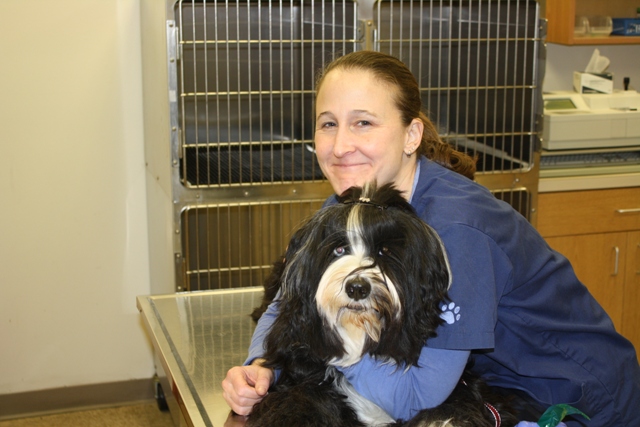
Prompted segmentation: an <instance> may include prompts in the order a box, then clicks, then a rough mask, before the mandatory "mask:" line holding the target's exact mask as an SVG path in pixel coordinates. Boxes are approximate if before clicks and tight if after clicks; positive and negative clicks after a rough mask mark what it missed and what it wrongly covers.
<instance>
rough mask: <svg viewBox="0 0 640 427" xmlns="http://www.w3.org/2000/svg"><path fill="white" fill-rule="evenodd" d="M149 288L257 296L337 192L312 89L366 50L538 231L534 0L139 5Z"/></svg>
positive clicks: (237, 0)
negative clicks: (402, 66) (411, 91)
mask: <svg viewBox="0 0 640 427" xmlns="http://www.w3.org/2000/svg"><path fill="white" fill-rule="evenodd" d="M141 7H142V13H141V16H142V29H143V35H142V45H143V73H144V93H145V101H144V102H145V107H144V109H145V141H146V142H145V147H146V159H147V172H148V182H149V185H148V203H149V223H150V239H151V252H150V255H151V263H152V268H151V275H152V283H153V284H154V287H155V291H157V292H171V291H175V290H178V291H183V290H187V291H193V290H202V289H219V288H227V287H245V286H258V285H260V284H261V283H262V281H263V279H264V277H265V275H266V274H267V273H268V270H269V268H270V264H271V263H272V262H273V261H274V260H275V259H276V258H277V257H278V256H279V255H280V253H281V252H282V251H283V250H284V248H285V246H286V242H287V241H288V238H289V236H290V233H291V231H292V229H294V228H295V227H296V226H297V225H298V224H299V223H300V222H301V221H302V220H303V219H304V218H305V217H306V216H308V215H309V214H310V213H312V212H313V211H314V210H316V209H318V207H320V206H321V204H322V202H323V201H324V199H325V198H326V197H327V196H328V195H329V194H331V189H330V186H329V185H328V183H327V182H326V181H325V180H324V178H323V176H322V173H321V171H320V169H319V166H318V164H317V161H316V159H315V154H314V150H313V129H314V123H313V117H314V114H313V108H314V78H315V75H316V73H317V72H318V70H319V69H320V68H321V67H322V66H323V65H324V64H325V63H327V62H328V61H330V60H331V59H332V58H334V57H336V56H339V55H342V54H344V53H348V52H351V51H354V50H362V49H373V50H379V51H382V52H387V53H390V54H392V55H394V56H397V57H398V58H400V59H401V60H402V61H404V62H405V63H406V64H407V65H408V66H409V67H410V68H411V70H412V71H413V72H414V74H415V75H416V77H417V79H418V81H419V83H420V86H421V90H422V96H423V100H424V105H425V106H426V108H427V110H428V114H429V115H430V117H431V119H432V120H433V121H434V123H436V125H437V126H438V129H439V132H440V133H441V136H442V137H443V138H444V139H445V140H447V141H448V142H449V143H451V144H453V145H454V146H456V147H458V148H459V149H461V150H465V151H467V152H469V153H470V154H472V155H475V156H477V158H478V175H477V181H478V182H480V183H481V184H483V185H485V186H487V187H488V188H489V189H490V190H492V191H493V192H494V194H495V195H496V197H499V198H502V199H504V200H506V201H508V202H509V203H511V204H512V205H513V206H514V207H515V208H516V209H517V210H519V211H520V212H521V213H522V214H523V215H524V216H525V217H527V218H528V219H529V220H530V221H532V222H534V223H535V206H536V200H537V181H538V166H537V165H538V158H539V157H538V156H539V153H538V145H539V140H538V131H539V128H538V126H539V122H540V120H539V119H540V117H541V99H542V97H541V81H542V75H541V70H543V63H542V62H543V53H544V44H543V36H544V25H543V22H542V21H541V19H540V16H539V6H538V4H537V2H536V1H532V0H511V1H507V0H475V1H474V0H466V1H463V0H455V1H454V0H411V1H399V0H386V1H385V0H380V1H371V0H356V1H354V0H331V1H321V0H271V1H256V0H242V1H241V0H234V1H232V0H227V1H221V0H217V1H204V0H203V1H192V0H189V1H167V2H165V3H162V2H161V1H159V0H142V1H141Z"/></svg>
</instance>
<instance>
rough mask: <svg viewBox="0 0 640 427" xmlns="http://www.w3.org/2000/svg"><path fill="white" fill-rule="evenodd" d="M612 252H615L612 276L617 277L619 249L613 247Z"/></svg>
mask: <svg viewBox="0 0 640 427" xmlns="http://www.w3.org/2000/svg"><path fill="white" fill-rule="evenodd" d="M613 250H614V251H616V260H615V265H614V266H613V276H617V275H618V261H619V260H620V248H619V247H617V246H615V247H614V248H613Z"/></svg>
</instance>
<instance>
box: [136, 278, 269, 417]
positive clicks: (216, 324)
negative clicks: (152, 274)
mask: <svg viewBox="0 0 640 427" xmlns="http://www.w3.org/2000/svg"><path fill="white" fill-rule="evenodd" d="M261 298H262V288H241V289H232V290H215V291H202V292H189V293H178V294H171V295H155V296H139V297H137V304H138V309H139V310H140V312H141V313H142V317H143V319H144V322H145V326H146V327H147V331H148V332H149V337H150V339H151V341H152V342H153V346H154V348H155V350H156V359H157V360H156V369H157V371H158V376H159V377H160V380H161V384H162V389H163V391H164V393H165V397H166V400H167V404H168V406H169V409H170V410H171V415H172V417H173V419H174V423H175V424H176V425H179V426H183V425H184V426H194V427H199V426H214V427H223V426H227V427H229V426H238V425H242V424H244V423H243V419H242V417H237V416H231V415H230V411H231V410H230V408H229V406H228V405H227V403H226V402H225V401H224V399H223V397H222V387H221V382H222V380H223V379H224V377H225V375H226V373H227V371H228V370H229V368H231V367H232V366H236V365H241V364H242V363H243V362H244V360H245V358H246V357H247V350H248V348H249V342H250V340H251V335H252V334H253V330H254V327H255V325H254V322H253V320H252V319H251V317H249V314H250V313H251V311H252V310H253V308H254V307H256V306H258V305H259V304H260V301H261ZM158 362H159V363H158Z"/></svg>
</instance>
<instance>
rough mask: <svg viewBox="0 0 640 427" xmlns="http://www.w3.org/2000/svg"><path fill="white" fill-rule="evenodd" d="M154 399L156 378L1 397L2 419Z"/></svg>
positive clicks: (0, 417)
mask: <svg viewBox="0 0 640 427" xmlns="http://www.w3.org/2000/svg"><path fill="white" fill-rule="evenodd" d="M153 399H154V384H153V378H149V379H139V380H130V381H120V382H113V383H102V384H90V385H81V386H74V387H62V388H55V389H49V390H38V391H28V392H23V393H14V394H4V395H0V420H6V419H12V418H24V417H29V416H36V415H43V414H52V413H57V412H69V411H75V410H81V409H90V408H96V407H105V406H118V405H126V404H130V403H133V402H140V401H149V400H153Z"/></svg>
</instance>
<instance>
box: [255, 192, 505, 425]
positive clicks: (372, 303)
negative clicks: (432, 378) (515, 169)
mask: <svg viewBox="0 0 640 427" xmlns="http://www.w3.org/2000/svg"><path fill="white" fill-rule="evenodd" d="M339 202H340V203H338V204H336V205H333V206H329V207H326V208H324V209H322V210H320V211H318V212H317V213H316V214H315V215H314V216H313V217H311V219H310V220H309V221H308V222H306V223H305V224H304V225H303V226H302V227H301V228H300V229H299V230H298V231H297V232H296V233H295V234H294V236H293V238H292V239H291V242H290V244H289V247H288V248H287V251H286V254H285V257H284V260H283V261H282V262H280V263H276V264H275V266H274V271H273V274H272V276H271V278H270V280H268V281H267V283H266V284H265V299H264V301H263V305H262V307H260V308H258V309H256V311H255V312H254V319H257V318H259V316H260V314H261V313H262V312H263V311H264V309H265V308H266V305H267V304H268V303H269V302H271V300H272V299H273V298H274V297H276V294H277V293H278V292H279V295H278V299H279V301H280V302H279V304H280V305H279V307H280V310H279V314H278V316H277V318H276V320H275V322H274V324H273V326H272V328H271V330H270V332H269V333H268V335H267V338H266V341H265V349H266V352H265V356H264V358H265V363H264V365H265V366H267V367H270V368H274V369H277V370H279V376H278V379H277V381H276V382H275V384H273V386H272V387H271V388H270V390H269V394H268V395H267V396H266V397H265V399H264V400H262V402H260V403H258V404H257V405H256V406H254V408H253V412H252V414H251V415H250V416H249V418H248V420H247V423H246V425H247V426H253V427H256V426H258V427H262V426H264V427H267V426H268V427H277V426H287V427H288V426H327V427H340V426H344V427H354V426H382V425H385V426H386V425H393V426H401V425H402V426H407V427H409V426H416V427H427V426H465V427H466V426H469V427H483V426H487V427H494V426H496V425H499V423H497V420H498V419H499V418H500V415H496V414H499V409H500V407H499V405H497V404H496V406H495V407H494V406H492V405H489V404H485V402H486V397H485V393H486V392H487V390H485V388H486V386H484V384H483V383H482V382H480V381H475V380H471V379H467V380H466V383H465V384H460V385H459V386H458V387H457V388H456V390H454V392H453V394H452V395H451V397H450V398H449V399H448V400H447V401H446V402H445V403H443V404H442V405H440V406H438V407H437V408H434V409H430V410H424V411H422V412H420V413H419V414H418V415H417V416H416V417H414V418H413V419H412V420H409V421H407V422H402V421H396V420H394V419H392V418H391V417H390V416H389V415H388V414H387V413H386V412H385V411H383V410H382V409H381V408H379V407H378V406H376V405H375V404H374V403H372V402H370V401H369V400H367V399H365V398H364V397H362V396H361V395H359V394H358V393H357V392H356V391H355V389H353V387H351V385H350V384H349V382H348V381H347V380H346V379H344V377H343V376H342V374H341V373H340V372H339V370H338V369H336V368H337V367H347V366H350V365H352V364H354V363H356V362H358V361H359V360H360V359H361V357H362V356H363V355H365V354H369V355H371V356H373V357H375V358H376V359H378V360H380V361H381V362H387V363H393V364H395V365H396V366H397V367H398V369H406V368H408V367H410V366H416V365H417V362H418V357H419V355H420V351H421V349H422V347H423V346H424V345H425V343H426V342H427V339H428V338H429V337H433V336H435V331H436V328H437V327H438V326H439V325H440V324H441V323H442V319H441V317H440V315H441V309H440V304H441V303H442V302H443V301H446V299H447V289H448V287H449V284H450V279H451V274H450V272H449V265H448V261H447V255H446V252H445V250H444V247H443V245H442V243H441V241H440V239H439V237H438V235H437V234H436V233H435V231H434V230H433V229H431V228H430V227H429V226H428V225H427V224H425V223H424V222H423V221H422V220H420V218H419V217H418V216H417V215H416V214H415V212H414V211H413V208H412V207H411V206H410V205H409V204H408V203H407V201H406V200H405V199H404V198H403V197H402V194H401V193H400V192H399V191H397V190H396V189H394V187H393V186H391V185H385V186H383V187H381V188H379V189H377V188H376V186H375V184H368V185H366V186H365V187H364V188H358V187H353V188H351V189H349V190H348V191H347V192H345V193H344V194H343V195H342V196H341V197H340V198H339ZM465 379H466V378H465ZM383 386H384V385H383V384H381V387H383ZM496 407H497V408H498V409H496ZM496 416H497V418H496ZM516 422H517V421H516V420H515V419H514V420H510V419H509V420H505V416H504V414H503V416H502V426H512V425H515V424H516Z"/></svg>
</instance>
